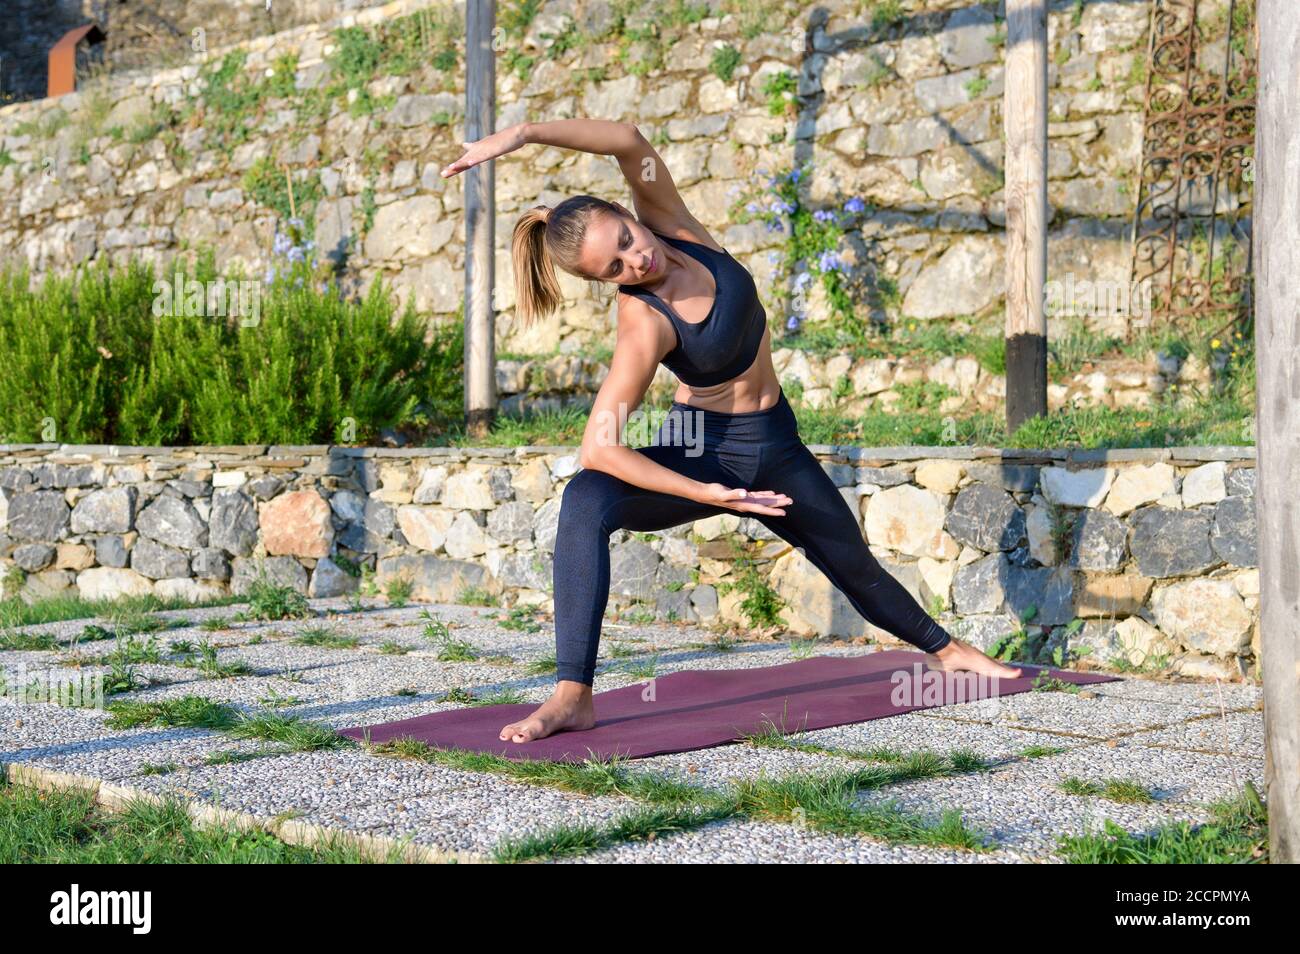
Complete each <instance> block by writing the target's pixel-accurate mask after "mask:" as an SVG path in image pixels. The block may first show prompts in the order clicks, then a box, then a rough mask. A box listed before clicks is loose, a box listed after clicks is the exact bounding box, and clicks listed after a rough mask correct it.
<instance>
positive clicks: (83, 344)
mask: <svg viewBox="0 0 1300 954" xmlns="http://www.w3.org/2000/svg"><path fill="white" fill-rule="evenodd" d="M176 274H177V269H176V267H175V266H169V267H167V268H166V269H165V270H164V271H163V272H162V273H161V274H158V275H157V276H155V272H154V270H153V267H152V266H147V265H142V264H139V263H132V264H131V265H129V266H128V267H125V268H115V267H112V266H109V265H107V264H101V265H99V266H95V267H93V268H83V269H81V270H79V271H78V272H76V273H75V274H74V275H71V276H67V277H60V276H54V275H51V276H50V277H47V278H46V280H45V281H44V283H43V284H42V285H41V286H40V287H39V288H36V289H31V288H30V287H29V281H28V276H27V274H26V273H25V272H22V271H19V272H12V271H11V272H0V367H3V368H4V373H3V374H0V434H4V435H6V437H7V438H8V440H10V441H11V442H36V441H41V440H48V441H54V440H58V441H64V442H69V443H90V444H95V443H113V444H146V445H166V444H173V445H174V444H261V443H285V444H318V443H338V442H340V441H346V442H353V441H355V442H361V443H364V442H368V441H372V440H374V439H375V438H377V436H378V434H379V431H380V430H381V429H383V428H388V427H396V426H398V425H401V424H419V423H424V422H426V421H427V420H428V419H429V418H430V417H441V416H444V415H445V416H447V417H458V416H459V414H460V404H461V401H462V398H461V388H462V386H463V385H462V377H461V371H460V367H461V360H462V358H461V356H462V354H463V345H462V339H461V334H462V327H461V325H460V323H459V322H454V321H453V322H447V323H445V324H442V325H439V326H438V327H436V328H435V329H434V330H433V334H432V335H431V336H430V340H428V341H426V323H425V321H424V320H423V319H421V318H419V317H418V316H417V315H416V314H415V312H414V310H413V308H411V307H408V308H407V309H406V310H405V311H404V312H402V313H401V315H400V316H395V315H394V312H395V306H394V304H393V302H392V299H391V296H390V295H389V294H388V292H387V290H386V289H385V288H384V287H383V286H382V284H381V283H379V282H376V283H375V284H374V285H373V286H372V287H371V289H370V291H369V293H368V294H367V295H366V297H365V298H364V299H363V300H361V301H358V302H348V301H344V300H342V298H341V297H340V294H339V292H338V289H337V287H336V286H335V285H334V284H333V283H322V282H321V281H320V280H319V279H317V278H315V277H314V276H313V275H312V274H311V272H310V269H308V268H307V267H306V266H305V265H303V264H301V263H299V265H297V266H294V267H293V268H292V269H291V270H290V271H289V272H288V273H287V274H282V275H281V276H280V277H278V278H277V279H276V280H275V281H273V282H270V283H267V282H263V283H261V285H260V286H259V290H260V293H261V294H260V307H259V310H258V314H257V316H256V322H255V323H254V322H253V321H250V320H248V319H247V318H246V319H245V320H243V321H241V320H240V317H239V316H226V317H215V316H204V315H166V314H164V315H161V316H159V317H155V316H154V314H153V310H154V309H153V306H154V300H155V297H156V294H159V293H156V292H155V284H154V283H155V280H156V279H157V280H166V281H168V282H173V281H174V279H175V277H176ZM180 275H181V279H182V281H186V282H188V281H190V280H191V279H195V280H197V281H199V282H210V281H213V280H215V279H216V278H218V275H217V273H216V270H215V268H214V266H213V263H212V258H211V256H210V255H208V256H203V257H200V258H199V260H198V261H197V262H196V263H195V264H194V265H193V266H190V267H186V268H182V269H181V271H180ZM227 280H229V277H228V276H227ZM205 310H208V311H211V310H212V309H211V308H207V309H205ZM347 422H352V425H353V426H348V423H347Z"/></svg>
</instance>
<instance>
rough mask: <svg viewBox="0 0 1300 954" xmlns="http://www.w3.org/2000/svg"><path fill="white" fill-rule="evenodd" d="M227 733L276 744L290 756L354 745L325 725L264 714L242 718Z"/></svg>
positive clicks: (292, 717) (282, 715)
mask: <svg viewBox="0 0 1300 954" xmlns="http://www.w3.org/2000/svg"><path fill="white" fill-rule="evenodd" d="M227 731H228V732H229V733H230V735H231V736H233V737H234V738H236V739H262V740H264V741H267V742H279V743H281V744H282V745H284V746H286V747H287V748H288V750H289V751H292V752H312V751H315V750H317V749H336V748H341V747H343V746H347V745H352V744H354V743H353V741H352V740H351V739H349V738H348V737H347V736H342V735H339V734H338V733H337V732H335V731H334V730H333V729H331V728H330V727H329V726H327V725H321V724H320V723H317V722H307V721H305V720H303V719H302V718H300V717H298V716H295V715H285V714H284V713H280V712H270V711H267V712H259V713H257V714H256V715H252V716H243V717H242V718H240V720H239V721H238V722H236V723H235V724H234V725H233V726H231V727H230V728H229V729H228V730H227Z"/></svg>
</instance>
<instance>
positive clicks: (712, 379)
mask: <svg viewBox="0 0 1300 954" xmlns="http://www.w3.org/2000/svg"><path fill="white" fill-rule="evenodd" d="M650 231H652V232H654V229H651V230H650ZM654 234H655V235H658V236H659V238H661V239H663V240H664V241H665V242H668V243H669V244H670V245H672V246H673V247H674V248H678V249H681V250H682V251H684V252H686V253H687V254H688V255H690V256H691V257H692V258H695V259H698V260H699V261H701V262H703V263H704V264H705V265H706V266H707V267H708V269H709V271H710V272H712V273H713V284H714V286H715V287H716V289H717V292H716V294H715V295H714V298H713V307H712V308H710V309H709V313H708V314H707V315H705V316H704V320H703V321H698V322H697V321H686V320H685V319H683V318H681V317H680V316H679V315H677V314H676V313H675V312H674V311H673V309H672V308H671V307H669V305H668V303H667V302H665V301H664V300H663V299H662V298H660V297H659V296H658V295H656V294H655V293H654V292H652V291H649V290H647V289H643V288H641V287H640V286H639V285H619V286H618V288H619V291H621V292H623V293H624V294H627V295H631V296H632V297H633V298H640V299H642V300H643V301H646V302H647V303H649V304H650V305H651V306H653V307H654V308H655V309H657V310H658V311H661V312H663V313H664V314H665V315H667V316H668V320H669V321H670V322H672V326H673V329H674V330H675V331H676V333H677V347H675V348H673V350H672V351H670V352H668V353H667V354H666V355H664V357H663V361H662V362H661V363H662V364H663V365H664V367H666V368H667V369H668V370H669V371H671V372H673V374H675V375H677V377H678V378H679V379H680V380H681V381H682V382H683V383H684V384H687V385H691V386H694V387H708V386H711V385H716V384H722V383H723V382H724V381H730V380H731V379H732V378H735V377H738V376H739V375H741V374H743V373H744V372H745V370H746V369H748V368H749V366H750V365H751V364H753V363H754V359H755V358H756V357H758V349H759V346H760V345H761V344H762V342H763V332H764V331H765V330H766V329H767V312H766V311H764V310H763V305H762V304H761V303H760V302H759V300H758V287H757V286H756V285H755V284H754V278H753V276H752V275H750V274H749V271H748V269H746V268H745V266H743V265H741V264H740V262H738V261H736V260H735V259H734V258H732V257H731V254H730V253H729V252H726V251H722V252H719V251H717V250H716V249H712V248H709V246H707V245H704V244H703V243H701V242H692V241H689V240H688V239H675V238H672V237H671V236H668V235H660V233H658V232H654Z"/></svg>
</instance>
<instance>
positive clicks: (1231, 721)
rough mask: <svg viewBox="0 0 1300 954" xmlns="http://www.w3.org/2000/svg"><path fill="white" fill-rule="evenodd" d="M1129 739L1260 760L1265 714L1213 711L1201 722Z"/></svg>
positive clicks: (1181, 724)
mask: <svg viewBox="0 0 1300 954" xmlns="http://www.w3.org/2000/svg"><path fill="white" fill-rule="evenodd" d="M1132 740H1133V741H1134V742H1140V743H1141V744H1143V745H1151V746H1159V747H1160V748H1167V749H1188V750H1194V751H1197V752H1216V753H1219V754H1222V755H1232V756H1239V757H1246V758H1253V759H1261V760H1262V759H1263V758H1264V713H1262V712H1227V713H1223V714H1222V715H1221V714H1219V713H1217V712H1216V713H1214V714H1212V715H1209V716H1206V717H1205V718H1203V719H1194V720H1192V721H1189V722H1180V723H1178V724H1177V725H1171V726H1168V727H1166V728H1163V729H1151V730H1148V731H1145V732H1137V733H1134V735H1133V736H1132Z"/></svg>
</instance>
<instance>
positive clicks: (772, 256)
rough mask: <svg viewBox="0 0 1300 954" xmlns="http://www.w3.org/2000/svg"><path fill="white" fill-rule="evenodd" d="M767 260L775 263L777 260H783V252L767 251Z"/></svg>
mask: <svg viewBox="0 0 1300 954" xmlns="http://www.w3.org/2000/svg"><path fill="white" fill-rule="evenodd" d="M767 260H768V262H769V263H771V264H773V265H775V264H776V263H777V262H779V261H780V260H781V253H780V252H768V253H767Z"/></svg>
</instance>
